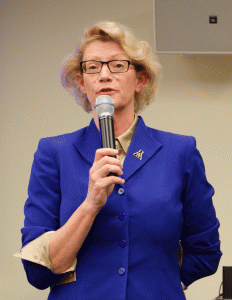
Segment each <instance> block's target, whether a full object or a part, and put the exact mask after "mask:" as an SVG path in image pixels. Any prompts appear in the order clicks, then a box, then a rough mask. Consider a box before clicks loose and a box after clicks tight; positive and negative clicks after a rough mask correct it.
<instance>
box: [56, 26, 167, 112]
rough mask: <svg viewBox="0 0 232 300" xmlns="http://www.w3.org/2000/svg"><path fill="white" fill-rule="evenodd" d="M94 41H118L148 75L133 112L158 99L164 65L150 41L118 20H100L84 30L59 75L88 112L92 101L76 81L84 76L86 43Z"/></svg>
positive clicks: (145, 74)
mask: <svg viewBox="0 0 232 300" xmlns="http://www.w3.org/2000/svg"><path fill="white" fill-rule="evenodd" d="M93 41H103V42H108V41H113V42H116V43H118V44H119V45H120V46H121V48H122V49H123V50H124V51H125V53H126V54H127V55H128V56H129V57H130V59H131V62H133V64H134V65H135V70H136V71H137V72H142V73H143V74H144V76H145V77H146V78H147V79H148V80H147V83H146V85H145V86H144V87H143V89H142V91H140V92H139V93H137V92H136V93H135V104H134V112H135V113H139V112H141V111H143V110H144V109H145V108H146V107H147V106H148V105H149V104H150V103H151V102H153V101H154V100H155V95H156V93H157V89H158V86H159V83H160V79H161V66H160V64H159V62H158V59H157V58H156V57H155V55H154V53H152V51H151V47H150V45H149V44H148V43H147V42H145V41H140V40H138V39H137V38H136V37H135V35H134V34H133V32H132V31H131V29H129V28H128V27H126V26H124V25H122V24H119V23H115V22H107V21H104V22H99V23H97V24H95V25H94V26H93V27H91V28H90V29H87V30H86V31H85V34H84V37H83V38H82V39H81V41H80V44H79V45H78V47H77V48H76V49H75V50H74V52H73V53H72V54H71V55H70V56H69V57H68V58H67V59H65V60H64V62H63V64H62V67H61V73H60V79H61V83H62V86H63V87H64V88H66V89H67V90H68V91H69V92H70V93H71V94H72V95H73V96H74V97H75V100H76V102H77V104H78V105H80V106H81V107H82V108H83V109H84V110H85V111H86V112H87V113H90V112H92V107H91V103H90V101H89V100H88V98H87V96H86V95H84V94H83V93H82V91H81V89H80V87H79V85H78V83H77V80H76V77H77V75H81V76H83V73H82V70H81V68H80V62H81V61H82V59H83V56H84V51H85V49H86V47H87V46H88V45H89V44H90V43H91V42H93Z"/></svg>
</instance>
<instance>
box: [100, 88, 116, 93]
mask: <svg viewBox="0 0 232 300" xmlns="http://www.w3.org/2000/svg"><path fill="white" fill-rule="evenodd" d="M114 91H115V90H114V89H112V88H103V89H101V90H100V91H99V93H109V92H114Z"/></svg>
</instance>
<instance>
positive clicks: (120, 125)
mask: <svg viewBox="0 0 232 300" xmlns="http://www.w3.org/2000/svg"><path fill="white" fill-rule="evenodd" d="M93 117H94V122H95V124H96V126H97V129H98V130H100V128H99V124H98V116H97V114H96V112H95V111H93ZM134 119H135V115H134V112H133V113H130V114H127V113H123V112H122V111H119V112H117V111H115V113H114V134H115V138H116V137H119V136H120V135H122V134H123V133H125V132H126V131H127V130H128V129H129V128H130V126H131V125H132V123H133V122H134Z"/></svg>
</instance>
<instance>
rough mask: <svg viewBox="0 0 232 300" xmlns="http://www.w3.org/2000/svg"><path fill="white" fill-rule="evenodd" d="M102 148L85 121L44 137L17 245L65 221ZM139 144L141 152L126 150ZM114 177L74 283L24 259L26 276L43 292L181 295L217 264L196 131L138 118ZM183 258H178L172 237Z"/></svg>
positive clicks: (57, 295)
mask: <svg viewBox="0 0 232 300" xmlns="http://www.w3.org/2000/svg"><path fill="white" fill-rule="evenodd" d="M98 148H101V138H100V133H99V131H98V130H97V127H96V125H95V123H94V120H93V119H92V120H91V122H90V125H89V126H87V127H85V128H82V129H80V130H78V131H76V132H73V133H68V134H64V135H60V136H56V137H49V138H44V139H41V140H40V142H39V145H38V149H37V151H36V153H35V156H34V162H33V165H32V171H31V177H30V182H29V188H28V196H29V197H28V199H27V201H26V203H25V208H24V211H25V223H24V228H22V230H21V231H22V243H23V246H25V245H26V244H27V243H29V242H30V241H32V240H34V239H35V238H37V237H39V236H40V235H42V234H43V233H45V232H47V231H51V230H57V229H58V228H60V227H61V226H63V225H64V224H65V223H66V221H67V220H68V219H69V218H70V216H71V215H72V214H73V212H74V211H75V210H76V209H77V208H78V207H79V205H80V204H81V203H82V202H83V201H84V200H85V198H86V195H87V190H88V180H89V170H90V168H91V166H92V164H93V162H94V157H95V152H96V150H97V149H98ZM139 150H143V151H144V153H143V155H142V159H141V160H140V159H138V158H137V157H136V156H134V155H133V154H134V153H135V152H138V151H139ZM123 172H124V173H123V175H122V177H123V178H124V179H125V183H124V184H123V185H118V184H116V185H115V187H114V190H113V192H112V194H111V195H110V197H109V198H108V200H107V203H106V205H105V206H104V207H103V208H102V209H101V211H100V212H99V214H98V215H97V217H96V219H95V221H94V223H93V226H92V228H91V230H90V232H89V234H88V236H87V238H86V240H85V242H84V243H83V245H82V247H81V249H80V251H79V252H78V255H77V267H76V281H75V282H71V283H67V284H63V285H56V283H57V282H59V281H60V280H61V279H62V277H63V276H64V274H54V273H53V272H52V271H51V270H49V269H47V268H46V267H44V266H41V265H38V264H35V263H32V262H29V261H25V260H23V264H24V268H25V271H26V274H27V277H28V281H29V282H30V283H31V284H32V285H33V286H35V287H36V288H39V289H45V288H47V287H49V286H52V288H51V291H50V294H49V297H48V299H56V300H59V299H78V300H79V299H81V300H84V299H86V300H87V299H88V300H90V299H93V300H96V299H117V300H119V299H123V300H125V299H127V300H136V299H138V300H141V299H159V300H161V299H165V300H166V299H173V300H177V299H178V300H181V299H186V298H185V295H184V293H183V290H182V286H181V281H182V282H183V283H184V284H185V285H186V286H188V285H190V284H191V283H193V282H194V281H196V280H198V279H200V278H202V277H205V276H208V275H211V274H213V273H215V272H216V270H217V268H218V264H219V260H220V257H221V255H222V253H221V251H220V241H219V234H218V228H219V221H218V219H217V218H216V214H215V209H214V206H213V203H212V196H213V194H214V189H213V187H212V186H211V185H210V184H209V183H208V181H207V179H206V175H205V169H204V164H203V161H202V158H201V155H200V153H199V151H198V150H197V149H196V141H195V138H194V137H190V136H183V135H177V134H172V133H168V132H163V131H160V130H156V129H153V128H149V127H147V126H146V125H145V124H144V121H143V119H142V117H141V116H139V122H138V124H137V128H136V130H135V133H134V136H133V138H132V141H131V144H130V146H129V149H128V152H127V154H126V158H125V161H124V164H123ZM179 240H181V243H182V247H183V253H184V256H183V264H182V267H181V269H180V267H179V264H178V252H177V249H178V244H179Z"/></svg>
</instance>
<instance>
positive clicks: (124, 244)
mask: <svg viewBox="0 0 232 300" xmlns="http://www.w3.org/2000/svg"><path fill="white" fill-rule="evenodd" d="M119 244H120V246H121V247H122V248H124V247H126V241H125V240H121V241H120V242H119Z"/></svg>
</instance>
